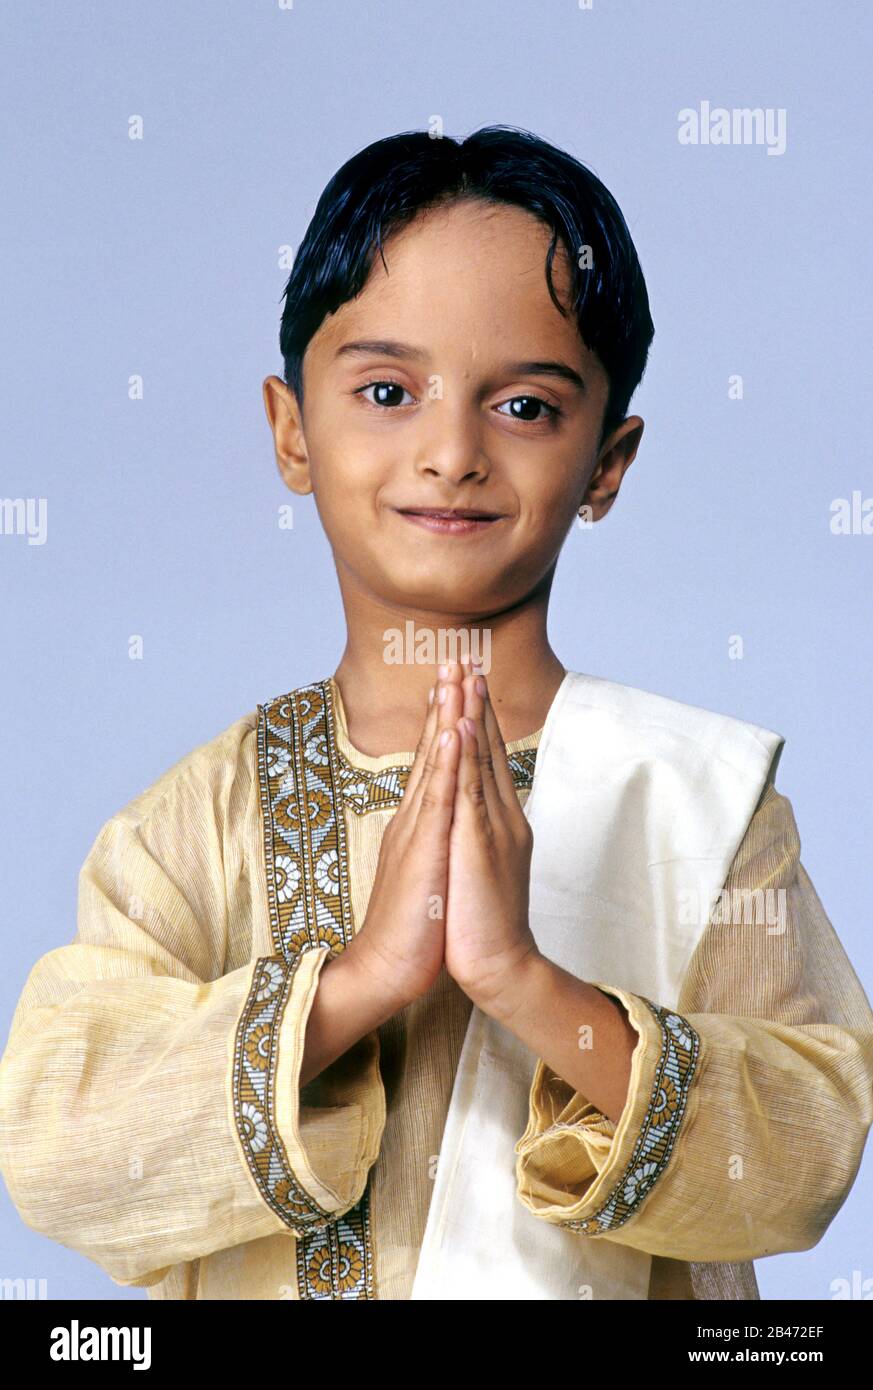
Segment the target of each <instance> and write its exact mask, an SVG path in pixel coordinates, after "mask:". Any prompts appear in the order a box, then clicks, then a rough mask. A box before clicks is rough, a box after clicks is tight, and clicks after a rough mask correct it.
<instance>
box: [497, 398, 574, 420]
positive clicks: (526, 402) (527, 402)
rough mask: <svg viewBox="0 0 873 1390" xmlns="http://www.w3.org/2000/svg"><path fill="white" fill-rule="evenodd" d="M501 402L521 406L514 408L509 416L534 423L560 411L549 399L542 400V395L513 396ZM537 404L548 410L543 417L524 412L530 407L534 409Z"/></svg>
mask: <svg viewBox="0 0 873 1390" xmlns="http://www.w3.org/2000/svg"><path fill="white" fill-rule="evenodd" d="M503 404H504V405H511V406H515V405H518V406H520V407H521V408H520V410H514V411H513V412H512V415H511V418H512V419H513V420H524V421H529V422H533V423H536V422H537V421H538V420H542V419H543V418H546V419H552V418H553V417H554V416H556V415H560V413H561V412H560V410H559V409H558V407H557V406H556V405H552V403H551V402H550V401H544V400H543V398H542V396H513V397H512V398H511V399H510V400H508V401H504V402H503ZM538 406H543V407H544V408H545V410H546V411H547V412H548V414H547V416H546V417H543V416H542V415H536V414H533V415H531V414H529V413H526V412H529V411H530V410H531V409H533V410H534V411H536V409H537V407H538ZM501 414H502V409H501Z"/></svg>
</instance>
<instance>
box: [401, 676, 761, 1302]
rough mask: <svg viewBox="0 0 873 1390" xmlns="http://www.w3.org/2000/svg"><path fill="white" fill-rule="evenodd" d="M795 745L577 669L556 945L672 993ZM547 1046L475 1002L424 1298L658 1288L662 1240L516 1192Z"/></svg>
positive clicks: (557, 865)
mask: <svg viewBox="0 0 873 1390" xmlns="http://www.w3.org/2000/svg"><path fill="white" fill-rule="evenodd" d="M783 743H784V739H783V737H782V736H781V735H780V734H777V733H774V732H773V731H772V730H769V729H764V728H760V727H758V726H757V725H754V724H749V723H746V722H745V721H743V720H739V719H734V718H731V717H730V716H728V715H723V714H716V713H714V712H712V711H710V710H705V709H699V708H697V707H696V706H693V705H687V704H683V703H681V702H680V701H677V700H671V699H667V698H666V697H664V696H661V695H655V694H651V693H650V692H648V691H644V690H637V689H634V688H633V687H631V686H626V685H621V684H618V683H616V682H613V681H608V680H604V679H601V678H599V677H596V676H588V675H582V674H580V673H578V672H573V671H568V672H567V673H566V675H565V677H564V679H563V681H562V683H561V685H560V687H559V688H558V691H557V693H556V695H555V698H554V700H553V702H552V705H551V707H550V709H549V713H548V716H547V718H546V722H545V725H544V727H543V733H542V736H541V741H540V744H539V748H538V751H537V758H536V765H535V771H534V778H533V785H532V787H531V790H530V793H529V796H528V799H527V802H526V804H525V815H526V816H527V818H528V820H529V822H530V824H531V826H532V828H533V831H534V848H533V858H532V864H531V891H530V922H531V929H532V931H533V934H534V936H535V938H536V941H537V944H538V946H539V948H540V950H541V951H542V952H543V954H544V955H546V956H548V957H549V958H550V959H551V960H553V961H555V962H556V963H557V964H558V965H560V966H562V967H563V968H564V969H566V970H569V971H571V972H572V973H573V974H574V975H576V976H578V977H579V978H580V979H586V980H592V981H599V982H602V983H611V984H615V985H617V986H619V987H620V988H624V989H626V990H629V991H631V992H633V993H636V994H642V995H645V996H646V997H647V998H649V999H651V1000H652V1001H653V1002H654V1003H656V1004H659V1005H663V1006H665V1007H667V1008H669V1009H675V1008H676V1007H677V1003H678V998H679V991H680V987H681V984H682V979H683V976H684V974H685V971H686V969H687V967H688V964H689V961H690V959H691V956H692V955H693V953H694V950H695V947H696V946H697V943H698V941H699V940H700V937H701V935H702V933H703V930H704V928H705V926H706V924H707V922H708V920H709V915H710V912H711V910H712V907H713V905H714V904H715V902H716V900H717V898H718V897H719V894H720V893H721V890H722V888H723V886H724V882H725V879H726V878H727V875H728V871H729V869H730V866H731V863H732V862H733V859H734V856H735V854H736V851H737V849H738V847H739V845H740V843H741V841H742V839H743V836H744V834H745V832H746V829H747V827H748V824H749V821H750V820H751V817H752V815H753V814H754V811H755V807H756V806H757V803H758V801H759V799H760V796H761V794H762V792H763V790H764V786H765V784H766V782H767V781H768V780H772V772H773V771H774V770H775V766H776V763H777V762H778V760H779V756H780V755H781V751H782V746H783ZM680 905H681V910H680ZM536 1061H537V1059H536V1057H535V1056H534V1055H533V1053H532V1052H531V1051H530V1050H529V1049H528V1048H527V1047H526V1046H525V1045H524V1044H523V1043H522V1042H520V1041H519V1039H518V1038H516V1037H515V1035H514V1034H512V1033H511V1032H509V1030H508V1029H506V1028H505V1027H503V1026H502V1025H501V1024H499V1023H497V1022H495V1021H494V1020H493V1019H491V1018H489V1017H488V1016H487V1015H485V1014H483V1013H482V1012H481V1011H480V1010H479V1009H477V1008H474V1009H473V1011H472V1014H471V1017H470V1022H469V1025H468V1030H467V1034H466V1038H465V1040H464V1046H463V1050H462V1052H461V1057H460V1060H459V1063H458V1070H457V1074H456V1077H455V1083H454V1090H453V1092H452V1098H451V1103H450V1106H449V1111H448V1116H447V1119H446V1126H445V1130H444V1133H443V1139H442V1145H441V1151H440V1157H439V1166H438V1170H437V1176H436V1181H435V1184H434V1190H433V1195H432V1198H431V1204H430V1209H429V1213H428V1220H427V1226H426V1229H425V1234H424V1240H423V1243H422V1247H421V1253H420V1257H419V1263H418V1269H417V1273H416V1277H415V1283H414V1286H413V1289H412V1294H411V1297H412V1298H413V1299H440V1300H442V1299H567V1298H572V1299H578V1298H579V1296H580V1294H579V1290H580V1288H581V1287H582V1286H585V1285H591V1286H592V1288H594V1289H595V1290H596V1297H597V1298H598V1299H602V1298H620V1299H633V1298H640V1299H645V1298H647V1297H648V1284H649V1273H650V1266H651V1256H650V1255H648V1254H646V1253H644V1252H643V1251H640V1250H635V1249H633V1248H631V1247H629V1246H624V1245H619V1244H616V1243H615V1242H612V1241H609V1240H608V1239H603V1238H601V1237H597V1238H594V1239H592V1238H591V1237H590V1236H588V1235H585V1234H582V1233H579V1232H574V1231H571V1230H568V1229H566V1228H562V1227H559V1226H556V1225H553V1224H551V1223H549V1222H547V1221H544V1220H540V1219H539V1218H538V1217H536V1216H534V1215H533V1213H532V1212H530V1211H529V1210H528V1209H527V1208H526V1207H524V1206H523V1204H522V1203H521V1202H519V1201H518V1200H517V1197H516V1168H515V1164H516V1156H515V1144H516V1141H517V1140H518V1139H519V1138H520V1136H521V1135H522V1134H523V1132H524V1130H525V1128H526V1126H527V1121H528V1096H529V1093H530V1087H531V1083H532V1079H533V1072H534V1068H535V1065H536ZM628 1108H629V1107H628ZM625 1114H627V1110H626V1111H625ZM621 1135H622V1130H621V1127H620V1126H619V1129H618V1131H617V1133H616V1142H618V1140H619V1139H620V1138H621ZM643 1200H645V1198H644V1199H643Z"/></svg>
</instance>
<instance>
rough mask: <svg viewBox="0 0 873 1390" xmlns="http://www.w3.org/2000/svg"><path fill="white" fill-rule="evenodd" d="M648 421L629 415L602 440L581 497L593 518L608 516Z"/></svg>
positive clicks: (598, 518) (594, 519) (595, 519)
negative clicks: (595, 462)
mask: <svg viewBox="0 0 873 1390" xmlns="http://www.w3.org/2000/svg"><path fill="white" fill-rule="evenodd" d="M644 429H645V423H644V422H643V420H641V419H640V417H639V415H629V416H628V418H627V419H626V420H622V422H621V424H620V425H616V427H615V429H614V430H613V431H612V432H611V434H609V435H608V436H607V438H606V439H605V440H604V441H603V445H602V446H601V449H600V452H599V454H598V455H597V465H596V467H595V469H594V472H593V473H592V474H591V479H590V481H589V483H588V487H587V489H586V492H585V496H584V497H583V498H582V504H587V505H588V506H589V507H590V508H591V511H592V514H593V515H592V520H593V521H599V520H600V518H601V517H602V516H606V513H607V512H608V511H609V509H610V507H611V506H612V504H613V502H614V501H615V499H616V497H617V496H618V490H619V488H620V487H621V481H622V478H623V477H624V475H625V473H626V472H627V470H628V469H629V468H630V466H631V464H632V463H633V461H634V459H635V458H636V453H637V449H638V448H639V447H640V440H641V439H642V437H643V430H644Z"/></svg>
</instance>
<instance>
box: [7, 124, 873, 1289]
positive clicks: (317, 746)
mask: <svg viewBox="0 0 873 1390" xmlns="http://www.w3.org/2000/svg"><path fill="white" fill-rule="evenodd" d="M652 335H653V327H652V321H651V318H650V315H649V309H648V300H647V295H646V290H645V284H644V281H643V277H642V273H641V270H640V266H639V263H638V260H637V256H636V252H635V249H634V247H633V244H632V241H631V238H630V236H629V233H628V231H627V228H626V226H625V223H624V220H623V218H622V216H621V213H620V211H619V209H618V207H617V205H616V204H615V202H614V200H613V199H612V197H611V195H610V194H609V193H608V192H607V190H606V189H605V188H604V187H603V185H602V184H601V183H600V182H599V181H598V180H597V179H596V178H594V176H593V175H592V174H591V173H590V172H589V171H587V170H586V169H585V168H584V167H583V166H581V165H579V164H578V163H577V162H576V161H575V160H574V159H572V158H571V157H570V156H568V155H566V154H564V153H563V152H561V151H559V150H556V149H555V148H553V147H552V146H549V145H547V144H546V143H544V142H543V141H541V140H538V139H536V138H535V137H534V136H532V135H529V134H527V133H524V132H518V131H513V130H511V129H507V128H502V127H490V128H487V129H483V130H480V131H478V132H476V133H475V134H474V135H473V136H471V137H470V138H469V139H468V140H466V141H465V142H463V144H458V143H456V142H455V141H453V140H448V139H444V140H436V141H434V140H431V139H430V138H429V137H428V136H427V135H425V134H422V133H406V134H403V135H399V136H396V137H394V138H391V139H387V140H383V141H379V142H376V143H375V144H374V145H372V146H370V147H368V148H367V149H365V150H363V151H362V152H361V153H359V154H358V155H356V156H355V157H354V158H353V159H351V160H350V161H349V162H348V163H347V164H346V165H345V166H344V167H343V168H342V169H340V171H339V172H338V173H337V174H336V175H335V177H334V178H333V179H332V180H331V182H330V183H329V185H328V187H327V188H326V190H325V192H324V194H323V195H322V197H321V199H320V201H319V204H318V207H317V209H316V212H315V216H314V218H313V221H312V224H311V226H310V227H309V230H308V232H307V234H306V237H305V238H304V241H303V243H302V245H301V247H300V250H299V254H298V256H297V259H296V262H295V265H294V269H293V272H292V274H291V277H290V280H289V283H288V287H287V291H286V303H285V310H284V314H283V322H282V333H281V346H282V352H283V357H284V363H285V374H284V380H280V379H278V378H277V377H269V378H268V379H267V381H266V382H265V383H264V398H265V405H266V410H267V414H268V418H269V421H270V425H271V428H272V431H273V436H274V441H275V449H276V458H277V462H278V466H279V468H280V471H281V473H282V476H283V478H284V480H285V482H286V483H287V485H288V487H289V488H291V490H292V491H294V492H296V493H301V494H304V493H308V492H313V493H314V495H315V501H316V505H317V508H318V513H319V516H320V518H321V521H322V523H323V525H324V528H325V530H326V532H327V535H328V538H329V540H330V543H331V547H332V550H333V554H334V558H335V562H336V567H337V574H338V578H339V584H340V590H341V594H342V600H343V605H344V609H345V615H346V621H347V627H348V637H347V643H346V648H345V651H344V653H343V656H342V660H341V661H340V663H339V666H338V668H337V670H336V672H335V673H334V675H333V676H332V677H329V678H327V679H323V680H316V681H313V682H311V683H308V684H307V685H304V686H300V687H298V688H296V689H295V690H292V691H290V692H288V693H287V694H283V695H279V696H277V697H275V698H273V699H271V700H269V701H267V702H266V703H265V704H263V705H259V706H258V707H257V710H256V711H255V712H254V713H252V714H249V715H245V716H244V717H243V718H241V719H240V720H238V721H237V722H236V723H235V724H233V725H232V726H231V727H230V728H229V729H227V730H225V731H224V733H222V734H221V735H219V736H218V737H217V738H215V739H213V740H212V741H211V742H209V743H207V744H204V745H203V746H202V747H200V748H198V749H196V750H195V751H194V752H193V753H191V754H190V755H188V757H186V758H183V759H182V760H181V761H180V762H179V763H178V764H177V765H176V766H175V767H173V768H171V769H170V770H169V771H168V772H166V773H165V774H164V775H163V776H162V777H161V778H159V779H158V781H157V782H156V783H155V784H154V785H153V786H152V787H151V788H149V790H148V791H146V792H145V793H143V794H142V795H141V796H140V797H137V798H136V799H135V800H134V801H133V802H131V803H130V805H129V806H127V807H125V808H124V809H123V810H122V811H120V812H119V813H118V814H117V815H115V816H113V817H112V818H111V819H110V820H109V821H107V823H106V824H105V825H104V826H103V828H102V829H101V831H100V833H99V835H98V836H97V839H96V841H95V843H94V845H93V847H92V849H91V851H90V853H89V855H88V857H87V859H86V861H85V864H84V866H83V869H82V875H81V880H80V903H79V924H78V932H77V936H76V938H75V941H74V942H73V943H72V944H71V945H68V946H63V947H59V948H58V949H57V950H54V951H52V952H50V953H49V954H48V955H46V956H45V957H43V959H42V960H40V961H39V962H38V963H37V964H36V966H35V967H34V969H33V971H32V973H31V975H30V977H29V979H28V981H27V984H26V986H25V989H24V992H23V994H22V997H21V1000H20V1002H19V1006H18V1009H17V1011H16V1014H15V1017H14V1019H13V1026H12V1030H11V1034H10V1038H9V1042H8V1045H7V1049H6V1052H5V1055H4V1057H3V1061H2V1071H0V1103H2V1147H0V1161H2V1170H3V1173H4V1176H5V1178H6V1181H7V1184H8V1187H9V1190H10V1193H11V1195H12V1198H13V1200H14V1201H15V1202H16V1204H17V1206H18V1208H19V1211H20V1212H21V1215H22V1216H23V1218H24V1220H25V1221H27V1222H28V1223H29V1224H30V1225H31V1226H33V1227H34V1228H36V1229H37V1230H41V1231H42V1232H44V1233H45V1234H47V1235H49V1236H51V1237H53V1238H54V1239H56V1240H59V1241H61V1242H62V1243H64V1244H67V1245H70V1246H72V1247H73V1248H75V1249H78V1250H80V1251H81V1252H82V1253H84V1254H86V1255H88V1256H89V1257H90V1258H92V1259H94V1260H96V1261H97V1262H99V1263H100V1264H101V1265H102V1266H103V1268H104V1269H106V1270H107V1271H108V1273H109V1274H110V1275H111V1277H112V1278H113V1279H114V1280H115V1281H116V1282H117V1283H119V1284H136V1285H144V1286H146V1287H147V1288H148V1290H149V1294H150V1296H151V1297H153V1298H172V1299H178V1298H191V1299H194V1298H200V1299H203V1298H220V1299H234V1298H245V1299H250V1298H251V1299H273V1298H290V1299H312V1300H319V1299H366V1298H391V1299H408V1298H415V1299H419V1298H470V1299H474V1298H535V1299H547V1298H579V1297H593V1298H598V1299H603V1298H629V1299H647V1298H652V1299H661V1298H684V1299H698V1298H703V1299H706V1298H722V1297H727V1298H747V1297H751V1298H756V1297H757V1296H758V1292H757V1285H756V1281H755V1276H754V1270H753V1267H752V1264H751V1261H752V1260H753V1259H754V1258H756V1257H759V1256H763V1255H767V1254H773V1253H776V1252H778V1251H785V1250H803V1249H807V1248H809V1247H810V1246H811V1245H813V1244H815V1243H816V1242H817V1241H818V1240H819V1239H820V1238H821V1236H822V1234H823V1233H824V1231H825V1230H826V1229H827V1226H828V1225H829V1223H830V1221H831V1220H832V1219H833V1217H834V1215H835V1214H836V1212H837V1210H838V1209H839V1207H840V1205H841V1204H842V1202H843V1201H844V1200H845V1197H846V1194H847V1193H848V1191H849V1189H850V1187H851V1185H852V1182H853V1181H854V1177H855V1174H856V1172H857V1169H858V1166H859V1164H860V1160H861V1156H862V1153H863V1148H864V1142H865V1137H866V1133H867V1130H868V1128H869V1126H870V1123H871V1120H873V1087H871V1079H873V1014H871V1010H870V1006H869V1002H868V1000H867V998H866V996H865V994H864V991H863V989H862V987H861V985H860V983H859V981H858V979H857V977H856V975H855V973H854V971H853V970H852V967H851V965H850V963H849V961H848V960H847V958H846V955H845V952H844V951H843V949H842V947H841V945H840V942H839V940H838V938H837V936H836V934H835V933H834V930H833V928H832V926H831V924H830V922H829V921H828V919H827V917H826V915H825V913H824V910H823V908H822V906H821V904H820V902H819V900H818V897H817V895H816V893H815V890H814V888H813V886H812V884H811V882H810V881H809V878H808V876H807V875H806V873H805V870H804V869H803V867H802V865H801V864H800V862H799V850H800V843H799V839H798V835H797V830H796V826H795V823H794V818H793V815H792V811H791V806H790V804H789V802H788V800H787V799H786V798H785V797H784V796H782V795H781V794H780V793H779V792H777V791H776V789H775V784H774V777H775V770H776V765H777V763H778V759H779V755H780V753H781V748H782V744H783V740H782V738H781V736H780V735H778V734H776V733H773V732H772V731H770V730H767V729H763V728H759V727H757V726H755V725H751V724H748V723H745V722H743V721H739V720H734V719H730V718H728V717H726V716H721V715H717V714H714V713H712V712H710V711H707V710H702V709H698V708H696V707H692V706H689V705H685V704H681V703H679V702H677V701H672V700H668V699H666V698H665V697H662V696H658V695H654V694H650V693H647V692H644V691H638V690H634V689H632V688H630V687H626V686H621V685H618V684H617V683H613V682H609V681H606V680H603V679H600V678H597V677H591V676H585V675H582V674H581V673H576V672H569V671H566V670H565V668H564V667H563V666H562V664H561V662H560V661H559V660H558V658H557V656H556V655H555V654H554V652H553V651H552V650H551V647H550V645H549V642H548V638H547V622H546V620H547V607H548V598H549V592H550V588H551V583H552V578H553V576H554V572H555V566H556V563H557V558H558V554H559V551H560V549H561V546H562V544H563V541H564V540H565V538H566V536H567V533H568V531H569V529H570V527H571V526H572V524H573V522H574V519H575V516H576V513H577V511H580V509H581V513H582V514H584V515H586V516H587V518H588V519H589V520H594V521H597V520H599V519H600V518H601V517H602V516H604V515H605V514H606V512H607V511H608V510H609V508H610V507H611V505H612V501H613V500H614V498H615V496H616V494H617V493H618V490H619V487H620V485H621V481H622V479H623V477H624V474H625V472H626V470H627V468H628V467H629V465H630V464H631V462H632V461H633V458H634V456H635V454H636V451H637V448H638V446H639V443H640V438H641V435H642V431H643V422H642V420H641V419H640V418H639V417H638V416H630V417H627V416H626V410H627V407H628V404H629V401H630V398H631V396H632V394H633V391H634V389H635V387H636V385H637V384H638V382H639V380H640V377H641V375H642V372H643V369H644V366H645V362H646V357H647V353H648V348H649V345H650V342H651V339H652ZM410 619H411V620H412V622H413V627H414V630H415V631H416V632H417V633H418V634H419V635H420V639H421V641H422V642H423V644H424V645H423V647H422V648H421V650H423V651H424V653H425V659H424V660H416V659H409V660H407V661H405V662H401V663H400V664H391V665H390V666H389V663H388V661H387V660H386V644H387V642H388V640H389V637H388V634H389V633H391V632H393V631H394V630H395V629H396V628H397V627H398V626H399V627H403V626H404V624H405V623H407V622H408V621H409V620H410ZM456 634H460V636H461V638H465V639H466V640H467V642H468V643H469V644H470V645H471V646H475V641H478V640H483V641H485V646H486V650H487V653H488V658H489V659H488V661H487V663H486V662H481V663H479V666H478V667H475V666H474V663H473V662H472V660H468V659H467V658H468V657H469V656H470V651H469V649H468V647H465V646H464V645H463V642H462V643H461V647H460V650H459V651H457V652H456V655H458V656H459V658H460V660H457V661H451V660H447V661H441V662H440V665H439V669H437V670H435V664H434V657H433V652H435V651H438V650H439V646H440V643H442V644H443V647H445V643H446V640H447V639H450V638H451V636H452V635H456ZM429 639H432V640H433V642H434V643H435V645H434V646H433V647H429V646H428V641H429ZM416 654H417V655H418V654H420V653H419V649H418V648H417V649H416ZM486 667H487V669H486ZM397 750H400V751H397ZM413 750H414V751H413ZM774 902H775V903H776V905H777V907H778V911H776V912H771V911H770V910H769V909H770V907H771V905H772V904H773V903H774ZM750 904H751V905H752V908H753V909H754V910H750Z"/></svg>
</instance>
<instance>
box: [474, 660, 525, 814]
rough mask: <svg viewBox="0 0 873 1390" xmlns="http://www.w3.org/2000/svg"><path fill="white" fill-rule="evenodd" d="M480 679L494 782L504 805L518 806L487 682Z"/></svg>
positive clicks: (504, 745)
mask: <svg viewBox="0 0 873 1390" xmlns="http://www.w3.org/2000/svg"><path fill="white" fill-rule="evenodd" d="M482 679H483V680H485V701H484V709H483V720H484V724H485V733H486V736H487V738H488V744H489V747H490V749H491V760H492V763H493V766H494V781H495V784H496V786H497V790H498V792H499V795H500V799H501V801H502V802H503V803H504V805H506V806H509V807H513V806H519V800H518V793H517V792H516V790H515V783H514V782H513V780H512V772H511V771H510V767H509V758H508V755H507V752H506V744H505V743H504V742H503V735H502V734H501V732H500V725H499V724H498V723H497V715H496V714H495V713H494V706H493V705H492V703H491V695H490V692H489V690H488V681H487V679H486V678H485V677H484V676H483V678H482Z"/></svg>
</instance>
